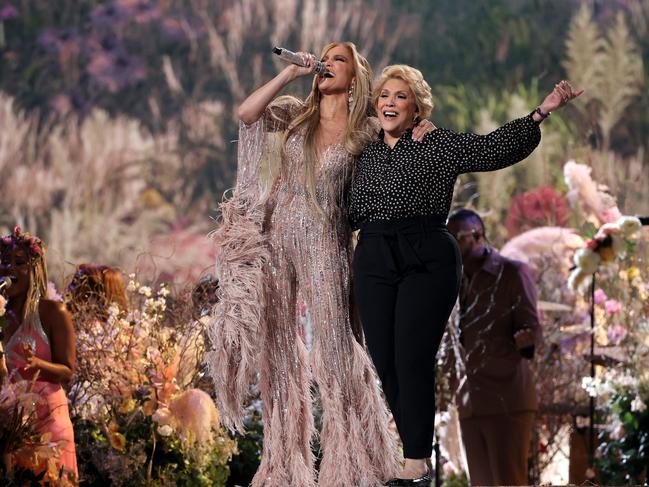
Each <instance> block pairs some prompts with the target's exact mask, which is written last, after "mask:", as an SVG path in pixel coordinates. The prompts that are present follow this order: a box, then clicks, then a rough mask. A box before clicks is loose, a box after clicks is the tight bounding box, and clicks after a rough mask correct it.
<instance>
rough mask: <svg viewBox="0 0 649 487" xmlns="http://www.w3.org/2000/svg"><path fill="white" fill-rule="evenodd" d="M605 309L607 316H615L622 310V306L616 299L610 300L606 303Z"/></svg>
mask: <svg viewBox="0 0 649 487" xmlns="http://www.w3.org/2000/svg"><path fill="white" fill-rule="evenodd" d="M604 309H605V310H606V314H607V315H615V314H618V313H619V312H620V311H621V310H622V305H621V304H620V302H619V301H617V300H615V299H608V300H606V302H605V303H604Z"/></svg>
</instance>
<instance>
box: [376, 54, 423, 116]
mask: <svg viewBox="0 0 649 487" xmlns="http://www.w3.org/2000/svg"><path fill="white" fill-rule="evenodd" d="M391 79H400V80H402V81H405V82H406V83H407V84H408V87H409V88H410V91H412V94H413V96H414V97H415V105H417V112H418V115H419V118H420V119H422V120H423V119H426V118H428V117H430V114H431V113H432V112H433V92H432V90H431V89H430V85H429V84H428V83H426V80H425V79H424V76H423V75H422V74H421V71H419V70H418V69H416V68H413V67H412V66H408V65H406V64H392V65H390V66H386V67H385V68H383V71H381V76H379V79H378V80H377V81H376V83H375V85H374V92H373V93H372V104H373V106H374V107H375V108H376V103H377V101H378V99H379V95H380V94H381V90H382V89H383V85H384V84H385V83H386V82H387V81H388V80H391Z"/></svg>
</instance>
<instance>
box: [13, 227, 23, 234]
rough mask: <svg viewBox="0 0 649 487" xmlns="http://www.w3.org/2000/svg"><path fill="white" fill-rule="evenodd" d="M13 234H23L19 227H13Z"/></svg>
mask: <svg viewBox="0 0 649 487" xmlns="http://www.w3.org/2000/svg"><path fill="white" fill-rule="evenodd" d="M14 233H23V229H22V228H20V227H14Z"/></svg>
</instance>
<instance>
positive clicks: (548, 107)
mask: <svg viewBox="0 0 649 487" xmlns="http://www.w3.org/2000/svg"><path fill="white" fill-rule="evenodd" d="M583 92H584V90H579V91H575V90H574V89H573V87H572V86H571V85H570V83H569V82H568V81H566V80H562V81H559V83H557V84H556V85H554V89H553V90H552V92H551V93H550V94H549V95H548V96H546V97H545V100H543V103H541V105H540V107H541V110H542V111H543V112H544V113H549V112H552V111H554V110H557V109H559V108H561V107H563V106H565V105H567V104H568V103H569V102H570V101H572V100H574V99H575V98H577V97H578V96H580V95H581V94H582V93H583Z"/></svg>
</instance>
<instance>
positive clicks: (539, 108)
mask: <svg viewBox="0 0 649 487" xmlns="http://www.w3.org/2000/svg"><path fill="white" fill-rule="evenodd" d="M534 111H535V112H536V113H538V114H539V117H541V120H545V119H546V118H548V117H549V116H550V115H552V112H548V113H543V110H541V105H539V106H538V107H536V110H534Z"/></svg>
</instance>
